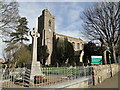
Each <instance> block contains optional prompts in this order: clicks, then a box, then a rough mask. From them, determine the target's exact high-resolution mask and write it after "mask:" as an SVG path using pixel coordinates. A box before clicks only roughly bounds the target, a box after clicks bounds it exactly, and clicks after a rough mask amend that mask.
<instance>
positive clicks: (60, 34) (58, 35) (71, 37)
mask: <svg viewBox="0 0 120 90" xmlns="http://www.w3.org/2000/svg"><path fill="white" fill-rule="evenodd" d="M55 35H58V36H63V37H67V38H72V39H76V40H80V41H82V42H84V41H83V40H82V39H80V38H75V37H70V36H66V35H63V34H58V33H55Z"/></svg>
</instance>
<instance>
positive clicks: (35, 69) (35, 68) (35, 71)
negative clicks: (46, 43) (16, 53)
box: [30, 29, 42, 80]
mask: <svg viewBox="0 0 120 90" xmlns="http://www.w3.org/2000/svg"><path fill="white" fill-rule="evenodd" d="M31 36H32V38H33V43H32V44H33V52H32V65H31V74H30V80H34V76H35V75H41V74H42V72H41V68H40V62H38V61H37V38H38V37H40V34H39V33H38V31H37V29H33V31H32V32H31Z"/></svg>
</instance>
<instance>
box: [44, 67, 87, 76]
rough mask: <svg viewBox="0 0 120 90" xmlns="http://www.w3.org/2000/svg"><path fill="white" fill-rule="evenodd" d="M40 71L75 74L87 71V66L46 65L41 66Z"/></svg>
mask: <svg viewBox="0 0 120 90" xmlns="http://www.w3.org/2000/svg"><path fill="white" fill-rule="evenodd" d="M42 71H43V73H44V74H56V75H58V74H59V75H75V74H80V73H83V72H89V68H85V69H83V68H66V67H47V68H42Z"/></svg>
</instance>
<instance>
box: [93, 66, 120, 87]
mask: <svg viewBox="0 0 120 90" xmlns="http://www.w3.org/2000/svg"><path fill="white" fill-rule="evenodd" d="M92 67H93V72H92V77H93V85H97V84H98V83H101V82H102V81H104V80H105V79H107V78H110V77H111V71H112V76H113V75H115V74H116V73H117V72H118V71H119V70H120V69H119V64H111V65H110V64H107V65H97V66H92Z"/></svg>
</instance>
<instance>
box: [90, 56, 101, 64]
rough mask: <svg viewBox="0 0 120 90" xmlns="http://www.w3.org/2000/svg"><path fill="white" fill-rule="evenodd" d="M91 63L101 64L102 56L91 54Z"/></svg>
mask: <svg viewBox="0 0 120 90" xmlns="http://www.w3.org/2000/svg"><path fill="white" fill-rule="evenodd" d="M91 64H102V56H91Z"/></svg>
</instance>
